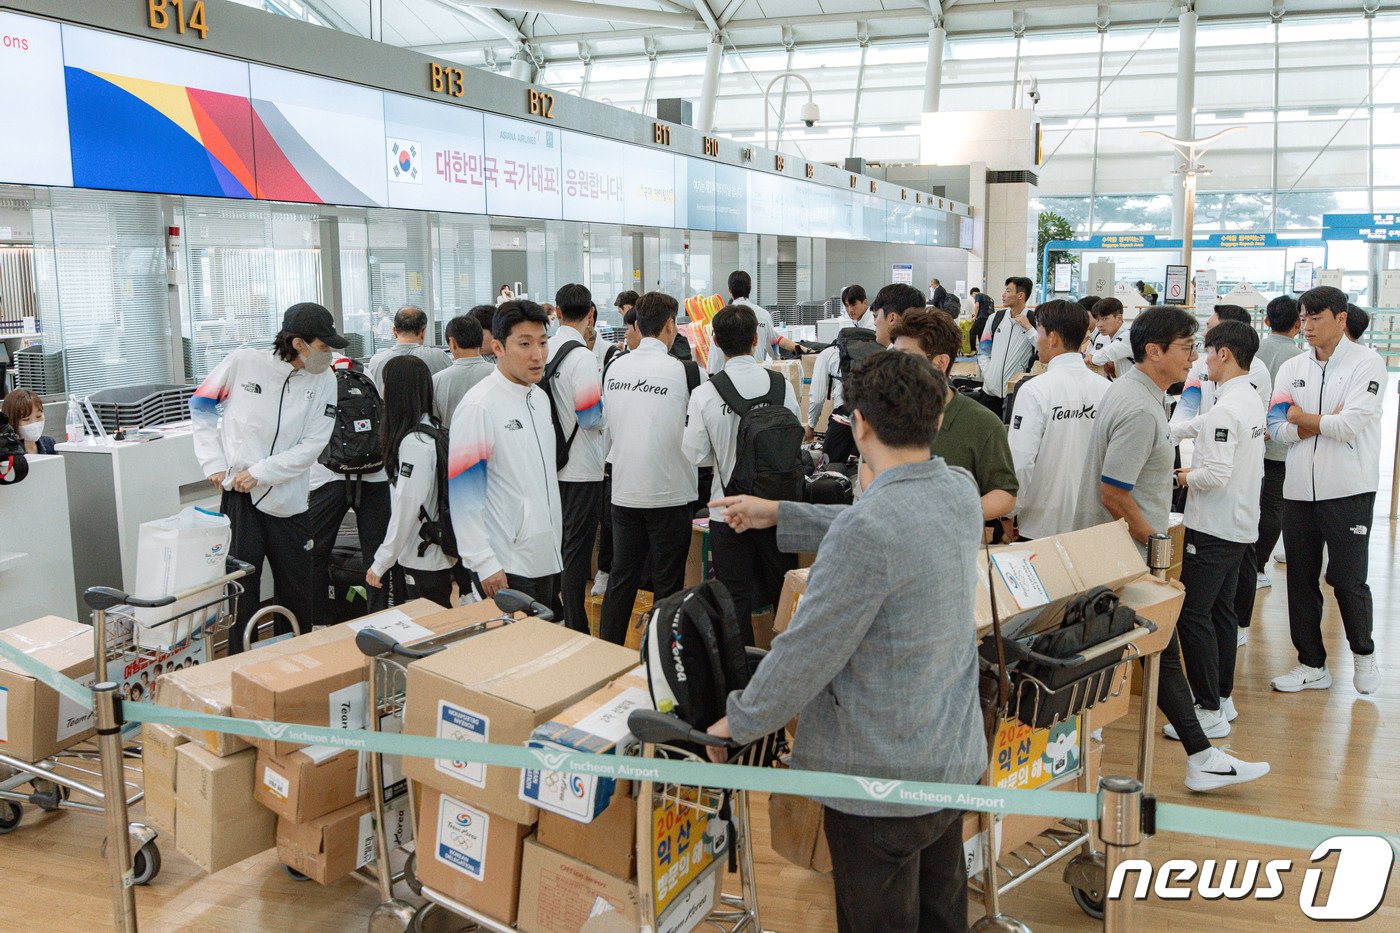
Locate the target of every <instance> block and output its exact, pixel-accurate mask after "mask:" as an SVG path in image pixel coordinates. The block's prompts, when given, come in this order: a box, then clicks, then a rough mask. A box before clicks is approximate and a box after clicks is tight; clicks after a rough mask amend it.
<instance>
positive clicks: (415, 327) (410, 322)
mask: <svg viewBox="0 0 1400 933" xmlns="http://www.w3.org/2000/svg"><path fill="white" fill-rule="evenodd" d="M427 330H428V316H427V315H426V314H424V313H423V309H422V308H416V307H414V306H413V305H405V306H404V307H402V308H400V309H399V311H398V313H397V314H395V315H394V341H395V342H394V345H393V346H391V347H385V348H384V349H383V350H380V351H379V352H378V353H376V354H374V356H372V357H370V360H369V363H368V364H366V366H365V371H366V372H367V373H369V378H370V379H372V380H373V381H374V387H375V388H376V389H378V390H379V393H380V394H381V395H383V394H384V364H385V363H387V362H389V360H390V359H392V358H393V357H395V356H403V355H410V356H416V357H418V358H419V359H420V360H422V361H423V362H424V363H427V364H428V372H430V373H438V372H441V371H442V370H444V369H446V368H447V366H448V363H449V362H451V361H450V360H449V359H448V356H447V354H446V353H443V352H442V351H441V350H438V349H435V348H433V347H425V346H424V345H423V337H424V335H425V333H426V332H427Z"/></svg>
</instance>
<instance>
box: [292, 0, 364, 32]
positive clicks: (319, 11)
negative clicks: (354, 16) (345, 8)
mask: <svg viewBox="0 0 1400 933" xmlns="http://www.w3.org/2000/svg"><path fill="white" fill-rule="evenodd" d="M303 2H304V3H305V4H306V7H307V9H309V10H310V11H311V12H312V13H315V14H316V15H317V16H319V17H321V19H323V20H325V21H326V22H327V23H330V24H331V25H332V26H334V27H335V28H336V29H339V30H340V31H341V32H348V33H349V34H350V35H352V36H363V35H364V33H362V32H360V30H358V29H356V28H355V26H354V24H353V23H351V22H350V21H349V20H348V19H346V18H345V17H344V16H342V15H341V14H340V12H339V11H337V10H336V9H335V7H333V6H331V5H330V4H329V3H327V2H325V0H303Z"/></svg>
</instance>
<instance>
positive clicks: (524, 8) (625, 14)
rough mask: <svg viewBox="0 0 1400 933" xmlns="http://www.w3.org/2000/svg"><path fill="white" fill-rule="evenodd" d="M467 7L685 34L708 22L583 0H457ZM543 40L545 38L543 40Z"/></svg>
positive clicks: (664, 12) (688, 16) (678, 14)
mask: <svg viewBox="0 0 1400 933" xmlns="http://www.w3.org/2000/svg"><path fill="white" fill-rule="evenodd" d="M456 3H457V4H458V5H459V6H463V7H482V8H487V9H489V8H492V7H498V8H500V9H505V10H519V11H521V12H522V13H544V14H546V15H552V16H570V17H574V18H577V19H601V20H607V21H609V22H615V23H636V24H637V25H639V26H659V27H661V28H662V29H680V30H685V31H690V30H695V29H703V28H704V25H705V24H704V23H703V22H701V21H700V20H699V19H697V18H695V17H694V16H690V15H688V14H685V13H668V12H666V11H664V10H639V9H635V8H633V7H625V6H613V5H612V4H606V3H581V2H579V0H456ZM540 38H543V37H540Z"/></svg>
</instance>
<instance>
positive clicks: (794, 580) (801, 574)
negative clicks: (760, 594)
mask: <svg viewBox="0 0 1400 933" xmlns="http://www.w3.org/2000/svg"><path fill="white" fill-rule="evenodd" d="M806 592H807V568H806V567H800V568H798V569H797V570H789V571H788V572H787V574H786V575H784V577H783V591H782V594H781V595H779V596H778V606H777V608H776V610H774V614H773V631H774V633H775V634H776V633H778V632H786V631H787V628H788V626H789V625H791V624H792V617H793V614H794V613H796V612H797V604H798V603H800V602H801V601H802V596H803V594H805V593H806Z"/></svg>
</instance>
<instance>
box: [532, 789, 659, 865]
mask: <svg viewBox="0 0 1400 933" xmlns="http://www.w3.org/2000/svg"><path fill="white" fill-rule="evenodd" d="M535 838H537V839H539V841H540V843H541V844H542V845H546V846H548V847H549V848H551V849H553V850H554V851H556V852H562V853H564V854H565V855H568V856H572V857H573V858H576V859H578V860H579V861H581V862H587V863H588V864H589V865H592V866H593V867H594V868H598V869H601V870H602V871H604V872H606V873H607V874H609V875H613V876H614V877H617V878H634V877H636V875H637V798H636V797H634V796H632V795H631V794H630V793H619V794H614V795H613V798H612V802H611V803H609V804H608V807H607V809H606V810H604V811H603V812H602V813H600V814H598V815H597V816H596V817H594V818H593V822H591V823H579V822H577V821H575V820H572V819H570V818H568V817H567V816H560V815H559V814H557V813H550V812H549V811H548V810H541V811H540V823H539V827H538V828H537V829H536V830H535Z"/></svg>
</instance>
